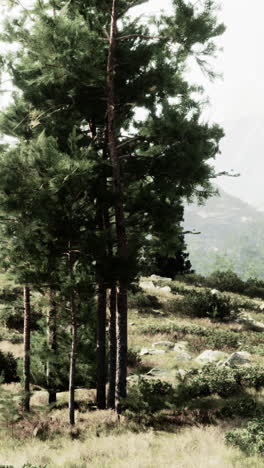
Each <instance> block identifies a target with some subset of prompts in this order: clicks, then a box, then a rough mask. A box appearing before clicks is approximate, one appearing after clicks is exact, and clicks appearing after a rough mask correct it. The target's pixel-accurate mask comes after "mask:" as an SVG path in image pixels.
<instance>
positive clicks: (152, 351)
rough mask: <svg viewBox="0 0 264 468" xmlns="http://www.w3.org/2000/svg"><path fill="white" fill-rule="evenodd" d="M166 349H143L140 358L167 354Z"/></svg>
mask: <svg viewBox="0 0 264 468" xmlns="http://www.w3.org/2000/svg"><path fill="white" fill-rule="evenodd" d="M165 352H166V351H165V350H164V349H148V348H142V349H141V351H140V353H139V355H140V356H147V355H149V354H165Z"/></svg>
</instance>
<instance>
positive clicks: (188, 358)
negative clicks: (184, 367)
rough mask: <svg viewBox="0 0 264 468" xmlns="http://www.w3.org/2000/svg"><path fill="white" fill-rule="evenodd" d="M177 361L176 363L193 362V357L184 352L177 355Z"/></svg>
mask: <svg viewBox="0 0 264 468" xmlns="http://www.w3.org/2000/svg"><path fill="white" fill-rule="evenodd" d="M175 359H176V361H183V362H184V361H191V360H192V356H191V355H190V354H189V353H187V352H186V351H183V352H181V353H176V355H175Z"/></svg>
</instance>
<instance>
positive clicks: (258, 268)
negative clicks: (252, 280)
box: [184, 189, 264, 279]
mask: <svg viewBox="0 0 264 468" xmlns="http://www.w3.org/2000/svg"><path fill="white" fill-rule="evenodd" d="M219 193H220V196H215V197H212V198H210V199H209V200H208V201H207V202H206V204H205V205H204V206H199V205H197V204H195V203H194V204H191V205H187V206H186V208H185V223H184V227H185V229H186V230H194V231H198V232H200V234H197V235H191V234H187V235H186V242H187V244H188V251H189V253H190V260H191V262H192V266H193V268H194V269H195V270H196V271H197V272H200V273H203V274H207V273H210V272H212V271H213V270H215V269H218V268H220V269H226V268H231V269H233V270H235V271H236V272H237V273H239V274H240V275H242V276H243V277H248V276H257V277H260V278H263V279H264V267H263V265H264V213H262V212H260V211H258V210H257V209H256V208H254V207H253V206H251V205H249V204H247V203H245V202H244V201H242V200H240V199H239V198H237V197H234V196H232V195H229V194H228V193H226V192H224V191H223V190H222V189H220V191H219Z"/></svg>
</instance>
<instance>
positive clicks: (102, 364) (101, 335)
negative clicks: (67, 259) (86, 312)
mask: <svg viewBox="0 0 264 468" xmlns="http://www.w3.org/2000/svg"><path fill="white" fill-rule="evenodd" d="M97 297H98V299H97V345H96V360H97V395H96V402H97V407H98V408H99V409H105V408H106V286H105V284H104V281H103V280H99V281H98V296H97Z"/></svg>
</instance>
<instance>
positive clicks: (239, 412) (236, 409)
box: [218, 395, 262, 418]
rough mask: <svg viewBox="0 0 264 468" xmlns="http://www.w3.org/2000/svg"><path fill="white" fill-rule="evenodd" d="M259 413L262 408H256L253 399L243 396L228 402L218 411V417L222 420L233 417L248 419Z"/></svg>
mask: <svg viewBox="0 0 264 468" xmlns="http://www.w3.org/2000/svg"><path fill="white" fill-rule="evenodd" d="M259 411H262V408H261V409H260V408H259V407H258V405H257V402H256V400H255V398H253V397H252V396H250V395H245V396H244V397H240V398H235V399H233V400H231V401H228V404H227V405H226V406H224V407H223V408H222V409H221V410H220V411H219V413H218V416H220V417H223V418H233V417H234V416H238V417H240V418H249V417H255V416H256V415H257V414H258V412H259Z"/></svg>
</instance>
